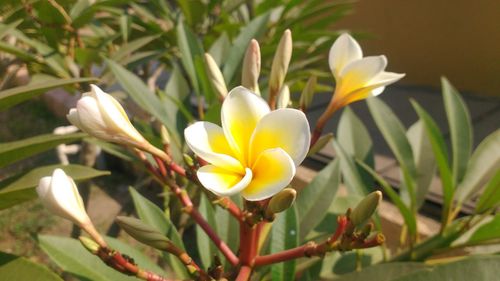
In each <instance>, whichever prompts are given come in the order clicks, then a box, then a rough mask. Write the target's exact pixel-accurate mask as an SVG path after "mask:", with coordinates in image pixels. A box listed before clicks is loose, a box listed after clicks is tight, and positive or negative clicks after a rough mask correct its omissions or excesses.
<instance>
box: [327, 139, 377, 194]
mask: <svg viewBox="0 0 500 281" xmlns="http://www.w3.org/2000/svg"><path fill="white" fill-rule="evenodd" d="M332 143H333V147H334V149H335V152H336V154H337V156H338V157H339V159H340V168H341V169H342V176H343V179H344V182H345V183H346V185H347V187H348V188H350V189H349V191H350V192H351V193H352V194H356V195H360V196H364V195H366V194H368V193H369V190H371V188H370V187H371V184H369V185H367V184H366V183H365V182H364V181H363V178H362V177H361V174H360V172H359V170H358V168H357V167H356V162H355V161H354V159H353V157H352V156H351V155H348V154H347V152H346V151H345V150H344V148H343V147H341V146H340V145H339V143H338V142H337V141H336V140H333V142H332Z"/></svg>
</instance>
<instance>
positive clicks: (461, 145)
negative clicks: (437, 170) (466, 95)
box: [441, 77, 473, 186]
mask: <svg viewBox="0 0 500 281" xmlns="http://www.w3.org/2000/svg"><path fill="white" fill-rule="evenodd" d="M441 84H442V88H443V89H442V90H443V100H444V106H445V109H446V116H447V117H448V125H449V126H450V135H451V149H452V155H453V157H452V172H453V173H452V174H453V186H457V184H458V183H459V182H460V181H461V180H462V178H463V176H464V174H465V170H466V168H467V163H468V162H469V157H470V154H471V149H472V137H473V134H472V125H471V120H470V115H469V111H468V110H467V107H466V106H465V103H464V101H463V100H462V98H461V97H460V95H459V93H458V91H457V90H456V89H455V88H454V87H453V86H452V85H451V83H450V82H449V81H448V80H447V79H446V78H444V77H443V78H441Z"/></svg>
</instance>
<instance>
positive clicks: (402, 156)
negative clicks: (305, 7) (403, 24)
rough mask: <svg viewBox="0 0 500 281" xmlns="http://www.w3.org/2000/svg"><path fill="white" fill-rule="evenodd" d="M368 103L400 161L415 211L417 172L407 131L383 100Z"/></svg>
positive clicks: (369, 100) (386, 139)
mask: <svg viewBox="0 0 500 281" xmlns="http://www.w3.org/2000/svg"><path fill="white" fill-rule="evenodd" d="M366 101H367V104H368V108H369V110H370V113H371V115H372V117H373V120H374V121H375V124H376V125H377V127H378V129H379V130H380V132H381V133H382V135H383V136H384V139H385V141H386V142H387V144H388V145H389V147H390V148H391V151H392V153H394V156H395V157H396V159H397V160H398V163H399V165H400V167H401V171H402V173H403V180H404V181H405V185H404V186H405V187H406V188H407V189H408V191H407V192H406V194H408V196H409V201H410V202H411V204H410V205H411V209H414V208H415V179H416V175H417V171H416V168H415V160H414V159H413V153H412V149H411V145H410V142H409V141H408V139H407V138H406V130H405V128H404V126H403V124H401V121H400V120H399V119H398V118H397V117H396V115H395V114H394V112H393V111H392V110H391V109H390V108H389V107H388V106H387V104H385V103H384V102H383V101H382V100H380V99H378V98H369V99H367V100H366Z"/></svg>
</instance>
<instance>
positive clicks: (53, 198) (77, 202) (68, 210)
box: [36, 169, 90, 225]
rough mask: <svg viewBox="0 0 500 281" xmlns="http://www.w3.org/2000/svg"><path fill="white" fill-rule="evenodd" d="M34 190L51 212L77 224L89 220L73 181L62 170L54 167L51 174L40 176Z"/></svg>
mask: <svg viewBox="0 0 500 281" xmlns="http://www.w3.org/2000/svg"><path fill="white" fill-rule="evenodd" d="M36 192H37V193H38V197H39V198H40V200H41V201H42V203H43V205H44V206H45V207H46V208H47V209H49V211H50V212H51V213H53V214H55V215H58V216H60V217H63V218H65V219H68V220H70V221H72V222H74V223H75V224H78V225H82V224H86V223H89V222H90V218H89V216H88V215H87V212H86V211H85V206H84V204H83V201H82V197H81V196H80V193H78V188H77V187H76V184H75V182H74V181H73V179H72V178H70V177H68V176H67V175H66V173H64V171H63V170H61V169H55V170H54V172H53V173H52V176H50V177H43V178H41V179H40V182H39V183H38V187H37V188H36Z"/></svg>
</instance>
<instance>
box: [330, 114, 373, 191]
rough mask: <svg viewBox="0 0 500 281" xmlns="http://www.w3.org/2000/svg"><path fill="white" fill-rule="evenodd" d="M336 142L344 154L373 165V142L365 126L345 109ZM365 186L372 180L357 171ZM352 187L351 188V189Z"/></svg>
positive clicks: (362, 172)
mask: <svg viewBox="0 0 500 281" xmlns="http://www.w3.org/2000/svg"><path fill="white" fill-rule="evenodd" d="M337 136H338V137H337V141H338V143H339V144H340V145H341V146H342V148H344V150H345V152H346V153H347V154H349V155H351V156H352V157H354V158H356V159H360V160H362V161H363V162H365V163H367V165H369V166H370V167H373V166H374V165H375V163H374V158H373V142H372V139H371V136H370V133H369V132H368V130H367V129H366V127H365V125H364V124H363V122H361V120H360V119H359V118H358V116H356V114H355V113H354V112H353V111H352V110H351V108H349V107H346V108H345V109H344V112H342V116H341V117H340V121H339V126H338V129H337ZM357 170H358V171H359V173H360V176H361V178H362V180H363V183H364V185H365V186H370V185H371V184H372V183H373V178H372V177H371V176H369V175H368V174H366V172H365V171H364V170H360V169H357ZM353 188H354V187H351V189H353Z"/></svg>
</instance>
